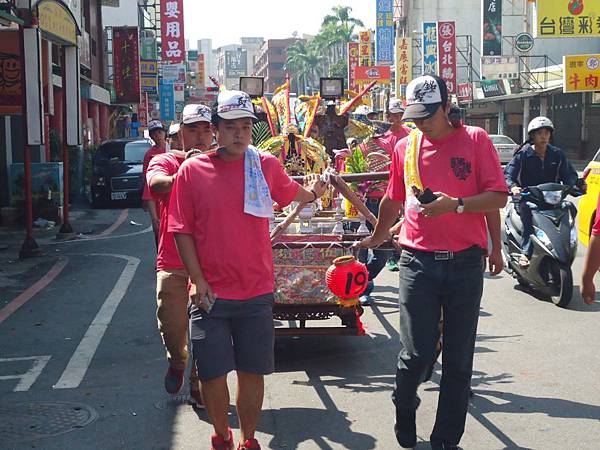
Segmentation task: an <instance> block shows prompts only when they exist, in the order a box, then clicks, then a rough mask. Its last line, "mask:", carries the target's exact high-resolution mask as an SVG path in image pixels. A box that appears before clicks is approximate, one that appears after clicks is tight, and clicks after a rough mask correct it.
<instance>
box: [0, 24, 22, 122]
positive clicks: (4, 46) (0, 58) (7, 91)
mask: <svg viewBox="0 0 600 450" xmlns="http://www.w3.org/2000/svg"><path fill="white" fill-rule="evenodd" d="M21 103H22V98H21V59H20V58H19V32H18V31H8V30H7V31H0V115H9V114H20V113H21Z"/></svg>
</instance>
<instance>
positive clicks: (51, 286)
mask: <svg viewBox="0 0 600 450" xmlns="http://www.w3.org/2000/svg"><path fill="white" fill-rule="evenodd" d="M129 219H130V220H134V221H135V222H138V223H141V224H143V226H142V227H132V226H131V225H129V222H128V221H127V222H125V223H124V224H123V225H121V226H120V227H118V228H117V229H116V230H115V231H114V233H113V234H112V235H110V236H106V237H105V238H102V239H91V240H89V241H85V242H76V243H63V244H53V245H54V247H53V252H54V253H55V254H56V255H57V256H59V259H58V260H57V261H58V262H56V261H55V262H53V263H52V264H45V265H42V266H40V267H38V268H37V269H36V270H37V272H36V273H33V274H29V278H30V279H31V280H32V282H35V281H36V280H37V279H39V278H40V277H42V276H43V275H44V274H45V273H46V272H48V271H49V270H50V269H52V268H54V269H55V273H56V272H57V275H56V277H55V278H54V279H53V280H51V281H50V282H49V283H48V284H47V286H46V287H44V288H43V289H41V290H40V291H39V292H38V293H37V294H35V295H34V296H33V297H32V298H31V299H30V300H29V301H28V302H26V303H24V304H23V306H21V307H20V308H19V309H18V310H16V311H15V312H14V313H12V314H11V315H9V316H8V317H6V318H5V319H4V321H1V320H0V448H2V449H29V448H41V449H48V450H54V449H57V450H58V449H61V450H66V449H198V448H201V449H204V448H208V447H209V445H208V443H209V436H210V434H211V427H210V425H209V423H208V421H207V416H206V414H205V412H204V411H197V412H196V411H194V410H193V409H192V407H190V406H188V405H187V404H185V399H184V398H182V397H174V398H173V397H170V396H168V395H167V394H166V393H165V392H164V391H163V387H162V381H163V375H164V372H165V370H166V360H165V357H164V350H163V347H162V343H161V340H160V336H159V334H158V331H157V329H156V321H155V317H154V309H155V303H154V287H155V284H154V283H155V278H154V260H153V257H154V254H155V250H154V242H153V239H152V236H151V234H150V233H148V232H145V233H141V232H140V231H141V230H143V229H145V228H146V226H147V225H148V224H149V221H148V219H147V218H146V217H145V216H144V214H143V213H142V212H141V211H140V210H131V212H130V217H129ZM133 228H135V229H133ZM132 233H133V234H132ZM583 251H584V248H583V247H581V248H580V254H579V256H578V257H577V259H576V261H575V264H574V272H575V280H576V283H577V284H578V283H579V274H580V273H581V265H582V258H583ZM56 264H59V266H58V267H57V266H56ZM59 269H60V270H59ZM598 282H600V278H599V279H598ZM397 284H398V281H397V274H395V273H392V272H388V271H387V270H384V272H382V274H381V275H380V277H378V279H377V289H376V291H375V294H374V297H375V299H376V303H375V305H374V306H373V307H371V308H368V310H367V311H366V312H365V314H364V315H363V321H364V324H365V327H366V330H367V336H363V337H332V336H323V337H303V338H279V339H278V340H277V342H276V350H275V351H276V373H275V374H274V375H272V376H270V377H268V378H267V392H266V397H265V402H264V413H263V416H262V421H261V424H260V426H259V433H258V438H259V440H260V442H261V443H262V446H263V448H272V449H286V450H288V449H306V450H312V449H358V450H362V449H364V450H367V449H395V448H398V446H397V444H396V441H395V438H394V434H393V421H394V415H393V407H392V403H391V400H390V394H391V390H392V388H393V383H394V370H395V360H396V353H397V339H398V331H397V330H398V325H399V321H398V312H397V306H396V305H397V300H396V295H397ZM598 298H599V299H600V297H598ZM599 320H600V302H596V304H594V305H592V306H585V305H583V303H582V301H581V298H580V296H579V293H578V290H577V293H576V295H575V298H574V299H573V301H572V304H571V305H570V307H569V308H568V309H560V308H557V307H555V306H554V305H552V304H551V303H547V302H544V301H541V300H539V299H536V298H535V297H534V296H532V295H531V294H529V293H527V292H523V291H522V290H519V289H517V288H516V282H515V281H514V280H512V279H511V278H510V277H509V276H507V275H506V274H503V275H501V276H499V277H495V278H494V279H491V278H488V279H486V282H485V293H484V299H483V302H482V309H481V315H480V326H479V337H478V341H477V348H476V358H475V373H474V377H473V382H472V386H473V391H474V394H475V395H474V397H473V400H472V404H471V407H470V411H469V415H468V419H467V426H466V432H465V435H464V438H463V440H462V442H461V447H462V448H464V449H481V450H483V449H486V450H487V449H504V448H510V449H548V450H550V449H565V448H568V449H597V448H599V447H598V445H599V444H598V442H600V382H599V381H598V374H599V373H600V354H599V352H598V343H599V342H600V326H598V322H599ZM439 377H440V368H439V367H438V368H437V370H436V373H435V374H434V376H433V379H432V381H430V382H428V383H425V384H424V385H423V386H422V387H421V389H420V395H421V398H422V400H423V402H422V405H421V407H420V409H419V411H418V418H417V422H418V423H417V426H418V435H419V440H420V442H419V445H418V447H417V448H419V449H427V448H429V445H428V436H429V433H430V431H431V428H432V425H433V421H434V418H435V406H436V402H437V392H438V383H439ZM230 383H231V386H232V389H233V388H234V386H235V379H234V377H233V376H232V377H230ZM182 392H186V391H182ZM231 419H232V424H233V425H234V426H235V427H237V418H236V415H235V409H234V408H232V414H231ZM66 431H68V432H66ZM60 433H62V434H60ZM40 436H45V437H41V438H40Z"/></svg>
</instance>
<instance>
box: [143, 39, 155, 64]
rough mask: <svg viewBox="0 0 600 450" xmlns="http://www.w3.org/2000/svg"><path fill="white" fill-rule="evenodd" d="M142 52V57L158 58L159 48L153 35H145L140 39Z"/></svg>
mask: <svg viewBox="0 0 600 450" xmlns="http://www.w3.org/2000/svg"><path fill="white" fill-rule="evenodd" d="M140 44H141V47H140V54H141V55H142V59H149V60H156V59H158V56H157V48H156V39H155V38H153V37H144V38H142V39H140Z"/></svg>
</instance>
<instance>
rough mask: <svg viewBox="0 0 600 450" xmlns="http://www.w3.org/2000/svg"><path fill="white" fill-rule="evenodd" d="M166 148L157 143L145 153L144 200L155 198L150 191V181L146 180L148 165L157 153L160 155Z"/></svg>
mask: <svg viewBox="0 0 600 450" xmlns="http://www.w3.org/2000/svg"><path fill="white" fill-rule="evenodd" d="M164 152H165V149H164V148H158V147H157V146H156V145H153V146H152V147H150V148H149V149H148V151H147V152H146V154H145V155H144V165H143V173H144V191H143V192H142V200H153V197H152V194H151V193H150V189H149V188H148V183H147V182H146V181H145V180H146V171H147V170H148V165H149V164H150V160H151V159H152V158H154V157H155V156H156V155H160V154H161V153H164Z"/></svg>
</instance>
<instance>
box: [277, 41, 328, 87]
mask: <svg viewBox="0 0 600 450" xmlns="http://www.w3.org/2000/svg"><path fill="white" fill-rule="evenodd" d="M321 60H322V57H321V55H320V53H319V50H318V48H317V47H316V45H315V44H314V41H311V42H306V41H304V40H299V41H296V42H295V43H294V44H292V45H290V46H289V47H288V48H287V58H286V61H285V64H284V69H285V70H286V71H287V72H288V73H289V74H290V77H291V78H292V80H295V82H296V85H297V87H299V89H297V92H298V93H302V94H307V92H306V88H307V87H309V88H311V89H314V88H315V86H316V85H317V84H318V78H319V76H321V75H322V74H323V72H322V70H321V68H320V67H319V64H320V63H321Z"/></svg>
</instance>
